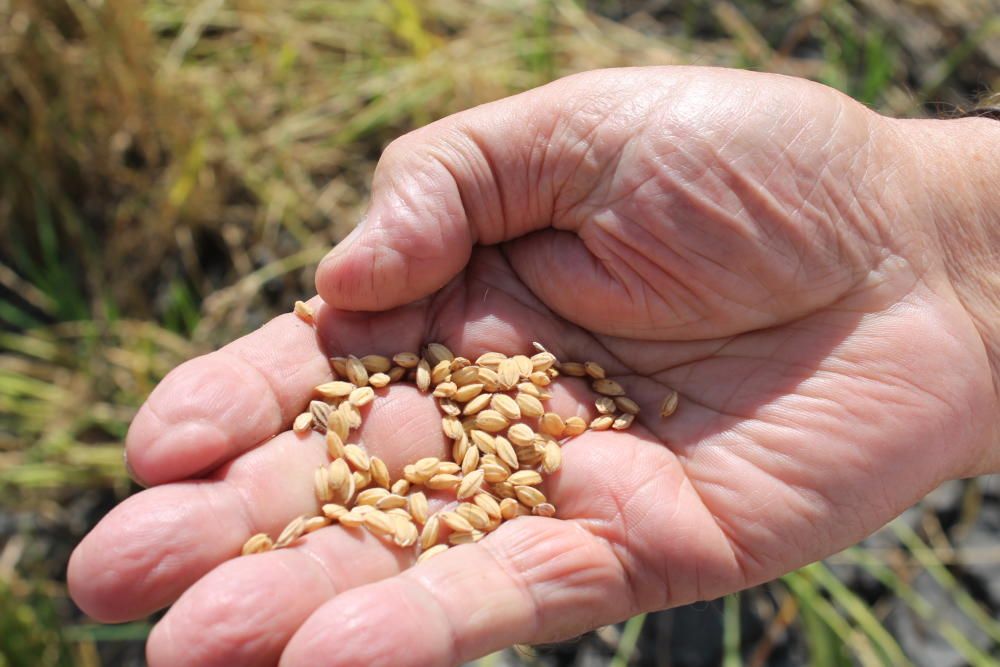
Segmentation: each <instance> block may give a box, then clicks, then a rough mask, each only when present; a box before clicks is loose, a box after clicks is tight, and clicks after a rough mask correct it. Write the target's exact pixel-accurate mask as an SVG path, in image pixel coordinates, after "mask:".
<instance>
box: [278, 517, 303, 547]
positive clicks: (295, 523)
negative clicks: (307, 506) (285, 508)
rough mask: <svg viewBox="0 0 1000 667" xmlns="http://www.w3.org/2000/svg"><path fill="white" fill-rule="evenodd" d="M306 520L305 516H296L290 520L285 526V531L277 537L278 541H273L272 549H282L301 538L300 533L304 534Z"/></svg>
mask: <svg viewBox="0 0 1000 667" xmlns="http://www.w3.org/2000/svg"><path fill="white" fill-rule="evenodd" d="M307 518H308V517H306V516H297V517H295V518H294V519H292V520H291V521H290V522H289V524H288V525H287V526H285V529H284V530H282V531H281V534H280V535H278V539H276V540H275V541H274V548H275V549H283V548H285V547H287V546H288V545H289V544H291V543H292V542H294V541H295V540H297V539H299V538H300V537H302V533H303V532H305V529H306V519H307Z"/></svg>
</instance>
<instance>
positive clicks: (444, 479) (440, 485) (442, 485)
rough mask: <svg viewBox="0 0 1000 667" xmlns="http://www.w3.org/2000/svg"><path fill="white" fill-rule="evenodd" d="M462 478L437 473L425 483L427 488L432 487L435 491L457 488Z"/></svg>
mask: <svg viewBox="0 0 1000 667" xmlns="http://www.w3.org/2000/svg"><path fill="white" fill-rule="evenodd" d="M461 481H462V478H461V477H459V476H458V475H449V474H446V473H442V474H439V475H434V476H433V477H431V478H430V479H428V480H427V482H426V485H427V488H428V489H434V490H435V491H447V490H448V489H455V488H458V485H459V484H460V483H461Z"/></svg>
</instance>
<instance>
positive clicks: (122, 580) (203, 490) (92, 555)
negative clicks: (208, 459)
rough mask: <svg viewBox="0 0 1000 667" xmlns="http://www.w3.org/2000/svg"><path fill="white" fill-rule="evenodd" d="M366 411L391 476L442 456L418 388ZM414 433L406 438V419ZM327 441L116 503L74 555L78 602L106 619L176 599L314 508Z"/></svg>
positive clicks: (278, 445)
mask: <svg viewBox="0 0 1000 667" xmlns="http://www.w3.org/2000/svg"><path fill="white" fill-rule="evenodd" d="M391 394H392V396H391V397H389V398H386V399H384V400H380V401H376V402H374V403H372V404H371V405H370V407H367V408H366V414H365V420H364V422H363V423H362V427H361V429H360V430H359V431H358V434H357V440H356V441H357V442H360V443H361V444H362V445H364V446H365V447H366V449H368V450H369V451H371V452H373V453H377V454H378V455H379V456H380V457H383V458H384V460H385V461H386V464H387V465H388V467H389V470H390V473H391V474H392V475H393V477H394V478H398V477H399V476H400V471H401V470H402V467H403V466H404V465H405V464H406V463H410V462H412V461H414V460H416V459H419V458H421V457H423V456H435V455H437V456H440V455H441V454H443V452H444V448H445V443H444V438H443V436H442V435H441V433H440V431H441V428H440V416H439V414H438V413H437V410H436V409H435V408H434V407H433V404H432V403H431V401H430V400H429V399H427V398H426V397H418V396H417V392H416V390H415V389H414V388H412V387H393V388H392V389H391ZM400 423H405V424H408V425H409V426H410V427H411V428H412V436H410V437H406V438H400V437H399V433H398V431H399V424H400ZM328 460H329V459H328V456H327V455H326V451H325V444H324V441H323V438H321V437H320V436H318V435H316V434H312V435H310V436H309V437H308V438H301V437H299V436H297V435H295V434H293V433H288V432H286V433H284V434H282V435H279V436H278V437H276V438H274V439H272V440H270V441H269V442H267V443H266V444H265V445H263V446H261V447H258V448H256V449H254V450H252V451H250V452H248V453H246V454H244V455H243V456H241V457H239V458H237V459H236V460H234V461H233V462H232V463H231V464H230V465H228V466H226V467H225V468H223V469H222V470H220V471H219V472H218V473H217V475H216V476H215V479H210V480H200V481H193V482H183V483H175V484H169V485H164V486H160V487H154V488H152V489H148V490H146V491H143V492H142V493H139V494H137V495H135V496H133V497H131V498H129V499H127V500H126V501H125V502H123V503H122V504H121V505H119V506H118V507H116V508H115V509H114V510H112V511H111V512H110V513H109V514H108V515H107V516H106V517H104V519H102V521H101V522H100V523H99V524H98V525H97V526H96V527H95V528H94V530H93V531H92V532H91V533H90V534H89V535H88V536H87V537H86V538H85V539H84V540H83V542H82V543H81V544H80V545H79V546H78V547H77V549H76V551H75V552H74V553H73V556H72V558H71V560H70V565H69V572H68V578H69V584H70V590H71V593H72V596H73V598H74V600H76V601H77V604H78V605H79V606H80V607H81V608H82V609H83V610H84V611H85V612H87V613H88V614H89V615H91V616H93V617H94V618H97V619H99V620H102V621H105V622H118V621H124V620H130V619H133V618H138V617H141V616H144V615H146V614H148V613H150V612H152V611H155V610H156V609H159V608H161V607H164V606H166V605H167V604H169V603H171V602H173V601H174V600H175V599H176V598H177V597H178V596H179V595H180V594H181V593H182V592H183V591H184V590H185V589H186V588H188V587H189V586H190V585H191V584H192V583H194V582H195V581H197V580H198V579H199V578H200V577H202V576H203V575H204V574H205V573H206V572H208V571H210V570H211V569H212V568H214V567H215V566H217V565H218V564H219V563H221V562H223V561H225V560H227V559H230V558H232V557H234V556H236V555H237V554H239V552H240V549H241V547H242V545H243V543H244V542H245V541H246V540H247V539H248V538H249V537H250V536H251V535H253V534H255V533H258V532H266V533H269V534H270V535H272V536H275V535H277V534H278V533H279V532H280V531H281V529H282V528H284V526H285V525H286V524H287V523H288V521H289V520H291V519H292V518H294V517H296V516H298V515H301V514H305V513H311V514H315V513H317V512H318V510H319V504H318V503H317V500H316V498H315V496H314V491H313V473H314V471H315V469H316V467H317V466H319V465H322V464H324V463H325V462H327V461H328Z"/></svg>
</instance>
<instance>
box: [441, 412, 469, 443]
mask: <svg viewBox="0 0 1000 667" xmlns="http://www.w3.org/2000/svg"><path fill="white" fill-rule="evenodd" d="M441 430H443V431H444V434H445V435H446V436H447V437H449V438H451V439H452V440H457V439H459V438H461V437H462V436H463V435H465V429H464V428H462V422H461V420H459V418H458V417H443V418H442V419H441Z"/></svg>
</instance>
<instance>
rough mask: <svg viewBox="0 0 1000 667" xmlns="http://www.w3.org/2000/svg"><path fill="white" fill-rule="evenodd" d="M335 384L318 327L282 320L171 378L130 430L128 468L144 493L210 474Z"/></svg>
mask: <svg viewBox="0 0 1000 667" xmlns="http://www.w3.org/2000/svg"><path fill="white" fill-rule="evenodd" d="M329 377H330V366H329V362H328V360H327V357H326V355H325V354H324V353H323V350H322V349H321V346H320V344H319V341H318V339H317V336H316V332H315V330H314V329H313V327H311V326H310V325H308V324H306V323H305V322H303V321H302V320H300V319H299V318H298V317H296V316H295V315H291V314H287V315H281V316H279V317H277V318H275V319H274V320H272V321H271V322H269V323H268V324H266V325H265V326H264V327H262V328H261V329H259V330H258V331H255V332H253V333H251V334H249V335H247V336H244V337H243V338H240V339H239V340H237V341H235V342H233V343H231V344H229V345H227V346H225V347H224V348H222V349H220V350H218V351H216V352H212V353H211V354H207V355H204V356H202V357H198V358H197V359H192V360H191V361H188V362H187V363H184V364H182V365H181V366H178V367H177V368H176V369H174V370H173V371H172V372H171V373H170V374H168V375H167V376H166V378H164V379H163V381H162V382H160V384H159V385H158V386H157V387H156V389H155V390H154V391H153V393H152V394H150V396H149V398H148V399H147V401H146V403H145V404H144V405H143V406H142V408H140V410H139V413H138V414H137V415H136V417H135V420H134V421H133V422H132V425H131V427H130V428H129V432H128V436H127V438H126V441H125V449H126V453H127V457H128V462H129V465H130V466H131V468H132V470H133V471H134V472H135V475H136V476H137V477H138V478H139V480H140V481H142V482H143V483H145V484H146V485H153V484H162V483H164V482H170V481H174V480H178V479H184V478H186V477H191V476H193V475H197V474H201V473H204V472H207V471H208V470H211V469H212V468H214V467H215V466H217V465H219V464H221V463H223V462H225V461H227V460H229V459H230V458H232V457H234V456H236V455H237V454H239V453H240V452H243V451H245V450H247V449H249V448H250V447H253V446H255V445H257V444H258V443H260V442H262V441H263V440H265V439H267V438H269V437H271V436H273V435H274V434H275V433H278V432H279V431H281V430H282V429H283V428H284V427H285V426H287V425H288V424H289V423H290V422H291V420H292V418H293V417H294V415H295V414H296V413H297V412H299V411H300V410H301V409H302V408H303V405H304V404H305V403H306V402H307V401H308V398H309V395H310V391H311V389H312V388H313V387H314V386H316V385H317V384H320V383H321V382H323V381H324V380H326V379H328V378H329Z"/></svg>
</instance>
